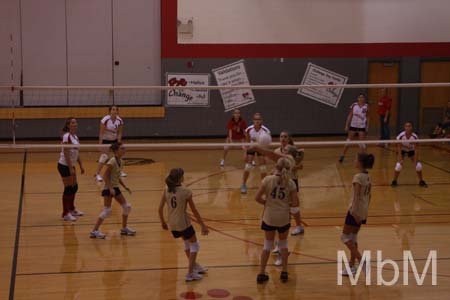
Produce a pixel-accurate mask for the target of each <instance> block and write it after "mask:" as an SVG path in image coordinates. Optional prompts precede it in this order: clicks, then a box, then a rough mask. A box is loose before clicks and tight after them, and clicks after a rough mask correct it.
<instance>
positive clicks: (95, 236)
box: [89, 230, 106, 239]
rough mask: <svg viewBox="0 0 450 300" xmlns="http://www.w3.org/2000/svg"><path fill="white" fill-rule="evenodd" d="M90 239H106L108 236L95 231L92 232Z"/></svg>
mask: <svg viewBox="0 0 450 300" xmlns="http://www.w3.org/2000/svg"><path fill="white" fill-rule="evenodd" d="M89 237H90V238H91V239H104V238H105V237H106V234H103V233H101V232H100V231H98V230H94V231H91V233H90V234H89Z"/></svg>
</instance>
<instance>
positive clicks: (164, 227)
mask: <svg viewBox="0 0 450 300" xmlns="http://www.w3.org/2000/svg"><path fill="white" fill-rule="evenodd" d="M161 227H162V229H164V230H169V226H167V223H166V222H161Z"/></svg>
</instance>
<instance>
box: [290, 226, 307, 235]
mask: <svg viewBox="0 0 450 300" xmlns="http://www.w3.org/2000/svg"><path fill="white" fill-rule="evenodd" d="M304 233H305V228H304V227H303V226H301V225H300V226H295V228H294V230H292V231H291V235H300V234H304Z"/></svg>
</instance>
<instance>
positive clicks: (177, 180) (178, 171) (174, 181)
mask: <svg viewBox="0 0 450 300" xmlns="http://www.w3.org/2000/svg"><path fill="white" fill-rule="evenodd" d="M183 175H184V170H183V169H182V168H175V169H172V170H170V173H169V176H167V177H166V185H167V190H168V191H169V193H175V192H176V191H177V187H178V186H180V185H181V179H182V178H183Z"/></svg>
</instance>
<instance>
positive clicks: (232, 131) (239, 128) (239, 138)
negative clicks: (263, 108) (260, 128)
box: [220, 109, 247, 167]
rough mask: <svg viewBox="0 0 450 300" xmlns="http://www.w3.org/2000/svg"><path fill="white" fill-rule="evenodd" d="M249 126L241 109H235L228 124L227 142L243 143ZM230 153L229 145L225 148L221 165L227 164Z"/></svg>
mask: <svg viewBox="0 0 450 300" xmlns="http://www.w3.org/2000/svg"><path fill="white" fill-rule="evenodd" d="M246 128H247V123H246V122H245V120H244V119H242V117H241V111H240V110H239V109H235V110H234V111H233V116H232V117H231V119H230V120H229V121H228V124H227V133H228V134H227V139H226V142H227V143H243V142H245V133H244V132H245V129H246ZM227 153H228V147H225V148H224V149H223V158H222V159H221V160H220V166H221V167H223V166H225V158H226V156H227Z"/></svg>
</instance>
